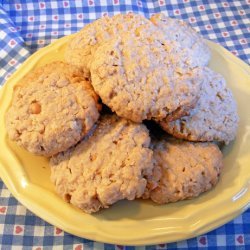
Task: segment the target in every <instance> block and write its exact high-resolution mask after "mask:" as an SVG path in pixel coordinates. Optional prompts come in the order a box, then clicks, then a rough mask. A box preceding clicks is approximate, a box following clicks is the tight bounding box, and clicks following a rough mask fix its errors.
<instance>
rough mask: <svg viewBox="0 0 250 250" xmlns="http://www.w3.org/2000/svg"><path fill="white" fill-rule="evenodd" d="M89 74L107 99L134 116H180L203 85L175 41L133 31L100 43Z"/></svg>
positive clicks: (116, 108)
mask: <svg viewBox="0 0 250 250" xmlns="http://www.w3.org/2000/svg"><path fill="white" fill-rule="evenodd" d="M91 79H92V85H93V87H94V89H95V91H96V93H97V94H98V95H99V96H100V97H101V99H102V101H103V103H104V104H106V105H107V106H109V107H110V108H111V109H112V111H114V112H116V114H117V115H118V116H121V117H124V118H127V119H130V120H132V121H134V122H141V121H142V120H145V119H148V120H150V119H155V120H162V119H163V118H165V117H167V118H166V119H168V120H174V119H177V118H179V117H181V116H183V115H184V114H186V113H187V112H188V111H189V109H190V108H192V107H194V105H195V104H196V102H197V99H198V96H199V91H200V80H199V69H193V70H191V69H190V68H188V67H186V65H183V64H182V62H181V59H180V55H179V53H178V48H177V47H175V46H173V44H171V43H166V44H164V43H162V41H159V40H157V39H154V37H151V38H147V37H141V36H139V37H134V36H131V35H130V33H124V34H123V35H122V36H120V37H119V38H115V39H111V40H109V41H108V42H106V43H103V44H102V45H100V46H99V47H98V49H97V50H96V52H95V54H94V57H93V61H92V64H91Z"/></svg>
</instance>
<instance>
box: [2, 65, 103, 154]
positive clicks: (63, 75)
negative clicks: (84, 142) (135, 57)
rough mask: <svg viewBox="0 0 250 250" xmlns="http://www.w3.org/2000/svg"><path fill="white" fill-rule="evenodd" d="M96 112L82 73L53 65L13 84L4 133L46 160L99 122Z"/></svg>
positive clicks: (44, 67) (96, 100)
mask: <svg viewBox="0 0 250 250" xmlns="http://www.w3.org/2000/svg"><path fill="white" fill-rule="evenodd" d="M98 108H99V104H98V96H97V95H96V94H95V92H94V91H93V88H92V86H91V84H90V82H89V81H88V80H87V79H85V77H84V73H83V72H82V71H81V70H79V69H77V68H75V67H72V66H70V65H69V64H66V63H63V62H59V61H58V62H53V63H50V64H47V65H45V66H42V67H40V68H38V69H35V70H34V71H32V72H31V73H30V74H28V75H26V76H25V77H24V78H23V79H22V80H21V81H20V82H19V83H18V84H17V86H16V87H15V89H14V92H13V100H12V104H11V106H10V107H9V109H8V111H7V113H6V129H7V132H8V135H9V137H10V139H11V140H13V141H16V142H17V143H18V144H19V145H20V146H22V147H24V148H25V149H26V150H28V151H30V152H32V153H35V154H38V155H43V156H47V157H48V156H51V155H54V154H57V153H58V152H61V151H64V150H67V149H68V148H69V147H71V146H73V145H74V144H75V143H77V142H78V141H80V140H81V139H82V138H83V136H84V135H86V134H87V133H88V131H89V130H90V129H91V128H92V126H93V125H94V124H95V122H96V121H97V119H98V118H99V111H98Z"/></svg>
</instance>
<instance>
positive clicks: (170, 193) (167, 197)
mask: <svg viewBox="0 0 250 250" xmlns="http://www.w3.org/2000/svg"><path fill="white" fill-rule="evenodd" d="M153 147H154V159H155V160H156V164H157V165H158V166H159V167H160V168H161V171H162V176H161V179H160V181H159V183H158V187H156V188H155V189H154V190H152V191H151V193H150V195H149V196H150V198H151V199H152V200H153V201H154V202H156V203H158V204H165V203H169V202H176V201H180V200H184V199H191V198H193V197H197V196H198V195H200V194H201V193H203V192H205V191H208V190H209V189H211V188H212V187H214V186H215V185H216V184H217V182H218V180H219V176H220V173H221V170H222V167H223V156H222V153H221V151H220V150H219V148H218V147H217V145H215V144H213V143H205V142H203V143H202V142H196V143H195V142H186V141H180V140H179V141H178V140H175V139H169V140H164V139H163V140H157V141H156V140H155V141H154V142H153Z"/></svg>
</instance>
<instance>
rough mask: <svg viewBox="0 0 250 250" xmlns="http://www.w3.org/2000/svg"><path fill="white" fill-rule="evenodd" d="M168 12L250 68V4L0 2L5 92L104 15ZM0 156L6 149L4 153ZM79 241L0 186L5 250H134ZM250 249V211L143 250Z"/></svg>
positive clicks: (0, 72)
mask: <svg viewBox="0 0 250 250" xmlns="http://www.w3.org/2000/svg"><path fill="white" fill-rule="evenodd" d="M130 11H131V12H136V13H141V14H143V15H145V16H146V17H150V15H151V14H153V13H157V12H164V13H165V14H167V15H168V16H172V17H176V18H179V19H183V20H185V21H187V22H189V23H190V24H191V25H192V26H193V27H194V28H195V29H196V30H198V31H200V33H201V34H202V35H203V36H204V37H205V38H207V39H210V40H212V41H214V42H216V43H219V44H221V45H222V46H224V47H225V48H227V49H228V50H229V51H231V52H232V53H233V54H234V55H236V56H238V57H240V58H241V59H242V60H243V61H245V62H246V63H250V46H249V45H250V0H235V1H229V0H227V1H226V0H225V1H215V0H211V1H208V0H203V1H192V0H170V1H167V0H152V1H144V0H138V1H132V0H128V1H122V0H102V1H100V0H88V1H67V0H59V1H56V0H42V1H41V0H39V1H31V0H15V1H14V0H5V1H0V86H1V85H3V84H4V82H5V81H6V79H7V78H8V77H9V76H10V75H11V74H12V73H13V72H14V71H15V70H16V69H17V68H18V66H19V65H20V64H21V63H22V62H23V61H24V60H25V59H26V58H27V57H28V56H29V55H31V54H32V53H33V52H35V51H36V50H38V49H39V48H41V47H44V46H46V45H47V44H49V43H51V42H52V41H53V40H55V39H57V38H60V37H62V36H65V35H68V34H71V33H74V32H76V31H78V30H79V29H80V28H82V26H83V25H84V24H87V23H89V22H91V21H93V20H95V19H97V18H100V17H102V16H104V15H110V16H111V15H114V14H118V13H126V12H130ZM0 150H1V149H0ZM135 248H136V247H125V246H120V245H110V244H103V243H98V242H93V241H91V240H87V239H83V238H79V237H76V236H73V235H70V234H68V233H66V232H63V231H62V230H61V229H59V228H55V227H54V226H52V225H50V224H48V223H46V222H45V221H43V220H42V219H40V218H38V217H37V216H35V215H34V214H32V213H31V212H30V211H29V210H27V209H26V208H25V207H23V206H22V205H21V204H20V203H19V202H18V201H17V200H16V199H15V198H14V197H13V196H12V195H11V194H10V192H9V191H8V189H7V188H6V186H5V185H4V183H3V182H2V181H1V180H0V249H4V250H5V249H37V250H38V249H78V250H80V249H110V250H111V249H131V250H132V249H135ZM199 248H203V249H250V210H247V211H246V212H244V213H243V214H242V215H240V216H239V217H237V218H236V219H234V220H233V221H231V222H229V223H227V224H226V225H224V226H221V227H220V228H218V229H216V230H214V231H212V232H209V233H207V234H204V235H201V236H199V237H197V238H193V239H189V240H185V241H181V242H176V243H170V244H161V245H154V246H145V247H140V248H138V249H148V250H149V249H199Z"/></svg>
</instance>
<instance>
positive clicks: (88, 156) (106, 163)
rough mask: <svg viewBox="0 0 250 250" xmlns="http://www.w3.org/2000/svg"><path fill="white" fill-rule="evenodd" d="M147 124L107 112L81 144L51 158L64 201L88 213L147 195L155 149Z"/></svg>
mask: <svg viewBox="0 0 250 250" xmlns="http://www.w3.org/2000/svg"><path fill="white" fill-rule="evenodd" d="M149 145H150V137H149V133H148V130H147V128H146V127H145V126H144V125H143V124H136V123H133V122H131V121H129V120H126V119H123V118H119V117H117V116H115V115H103V116H102V117H101V118H100V120H99V121H98V123H97V127H96V129H95V130H94V131H93V133H92V134H90V135H89V136H88V137H85V138H84V139H83V140H82V141H81V142H80V143H79V144H78V145H76V146H75V147H72V148H71V149H69V150H68V151H66V152H63V153H60V154H58V155H57V156H55V157H53V158H52V159H51V162H50V164H51V180H52V182H53V183H54V185H55V187H56V191H57V193H58V194H59V195H60V196H61V197H63V199H64V200H66V201H68V202H70V203H72V204H73V205H74V206H76V207H78V208H80V209H83V210H84V211H85V212H86V213H93V212H97V211H98V210H100V209H101V208H108V207H109V206H110V205H112V204H114V203H115V202H117V201H119V200H122V199H127V200H134V199H135V198H139V197H141V196H142V195H143V193H144V191H145V188H146V185H147V178H148V177H150V175H152V170H153V161H152V158H153V151H152V150H151V149H149Z"/></svg>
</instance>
